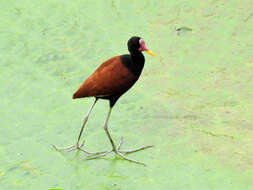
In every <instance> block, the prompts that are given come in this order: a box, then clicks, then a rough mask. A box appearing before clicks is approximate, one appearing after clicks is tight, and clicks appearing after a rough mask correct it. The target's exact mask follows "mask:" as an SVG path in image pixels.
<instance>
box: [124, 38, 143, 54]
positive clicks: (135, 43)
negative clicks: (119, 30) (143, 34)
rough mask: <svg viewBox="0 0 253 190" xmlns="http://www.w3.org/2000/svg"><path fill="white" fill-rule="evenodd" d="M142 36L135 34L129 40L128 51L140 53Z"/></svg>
mask: <svg viewBox="0 0 253 190" xmlns="http://www.w3.org/2000/svg"><path fill="white" fill-rule="evenodd" d="M140 39H141V38H140V37H138V36H133V37H132V38H130V39H129V40H128V42H127V46H128V51H129V52H130V53H131V54H132V53H134V54H135V53H139V48H140V43H139V41H140Z"/></svg>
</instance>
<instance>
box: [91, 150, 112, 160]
mask: <svg viewBox="0 0 253 190" xmlns="http://www.w3.org/2000/svg"><path fill="white" fill-rule="evenodd" d="M111 152H112V150H110V151H105V152H100V155H98V156H94V155H97V154H93V155H90V156H89V157H88V158H87V160H93V159H97V158H102V157H105V156H106V155H107V154H109V153H111Z"/></svg>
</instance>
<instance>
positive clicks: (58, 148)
mask: <svg viewBox="0 0 253 190" xmlns="http://www.w3.org/2000/svg"><path fill="white" fill-rule="evenodd" d="M52 146H53V147H54V148H55V149H56V150H67V151H68V150H72V149H73V148H74V147H75V145H72V146H68V147H57V146H55V145H52Z"/></svg>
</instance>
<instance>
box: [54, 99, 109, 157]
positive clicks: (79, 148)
mask: <svg viewBox="0 0 253 190" xmlns="http://www.w3.org/2000/svg"><path fill="white" fill-rule="evenodd" d="M97 100H98V99H97V98H96V99H95V101H94V102H93V104H92V105H91V107H90V109H89V110H88V112H87V114H86V115H85V117H84V121H83V125H82V128H81V131H80V133H79V135H78V139H77V142H76V144H74V145H72V146H68V147H57V146H55V145H53V147H54V148H55V149H56V150H66V151H72V150H81V151H82V152H84V153H86V154H88V155H97V154H103V153H105V152H106V151H103V152H88V151H86V150H84V149H82V147H83V145H84V141H83V142H82V144H80V143H79V142H80V138H81V136H82V133H83V129H84V127H85V124H86V123H87V121H88V118H89V115H90V113H91V111H92V109H93V107H94V106H95V104H96V102H97Z"/></svg>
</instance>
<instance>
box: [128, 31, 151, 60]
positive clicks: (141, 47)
mask: <svg viewBox="0 0 253 190" xmlns="http://www.w3.org/2000/svg"><path fill="white" fill-rule="evenodd" d="M127 46H128V50H129V52H130V54H131V55H136V54H140V53H141V52H142V51H145V52H146V53H148V54H150V55H152V56H154V54H153V53H152V52H151V51H149V50H148V49H147V48H146V45H145V42H144V40H143V39H142V38H140V37H138V36H133V37H131V38H130V39H129V40H128V42H127Z"/></svg>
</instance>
